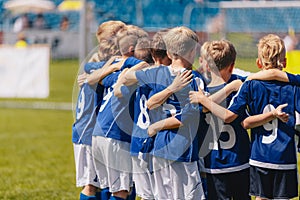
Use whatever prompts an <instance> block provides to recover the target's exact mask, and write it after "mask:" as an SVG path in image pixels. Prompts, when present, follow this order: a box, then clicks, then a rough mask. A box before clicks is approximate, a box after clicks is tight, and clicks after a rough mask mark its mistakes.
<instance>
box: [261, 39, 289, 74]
mask: <svg viewBox="0 0 300 200" xmlns="http://www.w3.org/2000/svg"><path fill="white" fill-rule="evenodd" d="M257 47H258V59H259V61H260V63H261V65H262V67H263V68H264V69H270V68H283V67H284V64H283V63H282V60H281V57H282V56H283V55H285V46H284V42H283V40H282V39H281V38H280V37H279V36H277V35H275V34H268V35H266V36H264V37H262V38H261V39H260V40H259V42H258V45H257Z"/></svg>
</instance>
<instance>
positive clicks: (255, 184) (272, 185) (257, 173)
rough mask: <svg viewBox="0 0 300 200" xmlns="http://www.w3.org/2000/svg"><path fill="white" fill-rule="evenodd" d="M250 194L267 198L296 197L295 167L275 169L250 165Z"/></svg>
mask: <svg viewBox="0 0 300 200" xmlns="http://www.w3.org/2000/svg"><path fill="white" fill-rule="evenodd" d="M250 195H253V196H256V197H261V198H267V199H279V198H281V199H291V198H294V197H297V196H298V180H297V169H292V170H276V169H267V168H262V167H256V166H250Z"/></svg>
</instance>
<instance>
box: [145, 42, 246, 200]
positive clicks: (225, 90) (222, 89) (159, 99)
mask: <svg viewBox="0 0 300 200" xmlns="http://www.w3.org/2000/svg"><path fill="white" fill-rule="evenodd" d="M216 43H217V42H215V45H216ZM217 44H218V45H216V46H218V47H220V46H222V48H223V46H224V47H227V48H225V49H224V50H223V51H224V52H225V54H224V58H222V57H221V56H220V55H218V56H219V57H220V58H219V59H220V60H221V62H220V63H222V66H223V67H224V65H227V64H228V69H226V70H224V69H223V72H222V74H223V76H225V75H226V77H224V78H226V79H227V80H228V79H229V76H228V73H229V75H230V74H231V71H232V67H233V65H232V66H229V65H230V64H232V63H234V61H233V62H230V60H234V59H235V56H234V55H235V51H234V48H233V46H232V45H230V43H227V42H220V43H217ZM209 46H210V42H205V43H204V44H203V45H202V46H201V57H200V58H199V60H200V59H201V67H203V68H205V69H206V71H208V70H210V69H209V68H208V58H207V57H208V47H209ZM230 47H232V48H230ZM222 48H221V47H220V48H219V49H220V51H221V49H222ZM216 49H218V48H216ZM214 50H215V49H214ZM230 50H231V51H230ZM221 55H222V54H221ZM230 58H231V59H230ZM224 60H225V61H226V62H224ZM214 71H215V72H217V73H216V74H213V75H214V76H212V75H210V74H208V75H209V77H211V78H212V79H211V80H210V81H211V83H213V84H214V85H216V84H217V83H218V82H221V83H222V84H220V86H219V87H216V88H217V89H218V92H217V93H215V92H212V91H210V92H212V93H213V95H211V96H210V97H209V98H211V99H212V100H213V101H216V102H220V101H222V99H224V98H226V96H227V95H229V94H230V93H232V92H233V91H237V89H238V88H239V86H240V85H241V81H238V80H234V79H236V78H237V77H236V76H234V77H232V78H231V80H230V81H228V82H230V83H229V84H224V81H223V79H222V77H221V76H220V75H219V74H220V73H219V71H218V69H215V70H214ZM224 71H225V72H224ZM218 77H220V78H218ZM175 87H176V86H175ZM171 93H172V92H170V91H167V90H164V91H162V92H160V93H157V94H155V95H154V96H152V97H151V98H150V99H149V101H148V103H147V104H148V107H151V108H153V107H157V105H160V104H162V103H163V100H164V99H165V98H166V97H168V96H170V94H171ZM199 123H200V125H199V130H198V131H199V137H200V138H201V139H199V140H200V143H203V139H204V134H205V132H206V131H207V129H206V128H205V127H208V126H209V124H207V123H206V122H205V118H200V122H199ZM159 125H160V124H158V123H154V124H152V125H151V126H150V127H149V130H148V132H149V133H150V134H153V133H151V132H154V133H156V132H157V130H161V127H160V126H159ZM214 130H216V129H214ZM207 135H209V134H207ZM210 135H213V134H210ZM245 136H246V137H247V138H248V136H247V134H246V135H245ZM207 138H211V137H207ZM207 138H206V139H207ZM244 138H245V137H244ZM208 142H211V141H208ZM208 142H207V141H206V143H208ZM212 144H213V142H212ZM202 146H205V145H202ZM245 148H247V146H245ZM248 148H249V140H248ZM209 151H210V150H209ZM207 153H208V151H207V150H205V151H204V147H202V148H201V150H200V155H202V156H204V155H207ZM248 155H249V153H248ZM225 157H226V156H225ZM227 157H230V156H227ZM240 157H241V156H240ZM248 157H249V156H247V155H245V159H244V162H245V160H246V162H248ZM200 164H201V163H200ZM234 164H235V165H237V164H236V163H234ZM203 168H204V166H203ZM203 168H202V171H200V172H204V171H203ZM236 168H238V167H236ZM200 169H201V165H200ZM241 174H242V173H241ZM243 174H245V173H243ZM202 176H203V178H202V180H203V181H204V182H205V180H206V179H205V175H204V174H203V175H202ZM210 183H211V182H210ZM246 183H247V181H246ZM247 185H248V184H244V187H241V189H242V188H245V189H244V190H243V192H242V191H240V193H239V194H238V196H240V197H241V198H243V197H245V196H248V187H247ZM223 188H224V187H223ZM210 190H211V189H210ZM211 192H212V191H211ZM213 192H215V191H213ZM243 193H244V195H242V194H243ZM228 196H237V195H231V194H229V195H228ZM242 196H243V197H242ZM248 198H249V196H248ZM210 199H212V195H210ZM246 199H247V198H246Z"/></svg>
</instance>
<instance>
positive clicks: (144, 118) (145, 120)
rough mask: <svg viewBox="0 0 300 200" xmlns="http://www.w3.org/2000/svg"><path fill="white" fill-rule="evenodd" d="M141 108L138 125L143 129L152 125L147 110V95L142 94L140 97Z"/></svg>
mask: <svg viewBox="0 0 300 200" xmlns="http://www.w3.org/2000/svg"><path fill="white" fill-rule="evenodd" d="M140 110H141V112H140V114H139V117H138V121H137V125H138V126H139V127H140V128H142V129H146V128H148V127H149V125H150V118H149V114H148V112H147V98H146V97H145V95H142V96H141V98H140Z"/></svg>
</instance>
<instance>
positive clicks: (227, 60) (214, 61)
mask: <svg viewBox="0 0 300 200" xmlns="http://www.w3.org/2000/svg"><path fill="white" fill-rule="evenodd" d="M207 53H208V57H207V61H208V65H209V67H210V68H211V69H213V68H214V67H215V66H216V67H217V68H218V70H219V71H220V70H222V69H225V68H226V67H229V66H231V65H232V64H234V62H235V59H236V50H235V48H234V46H233V44H232V43H231V42H229V41H228V40H215V41H211V42H210V43H209V44H208V47H207Z"/></svg>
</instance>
